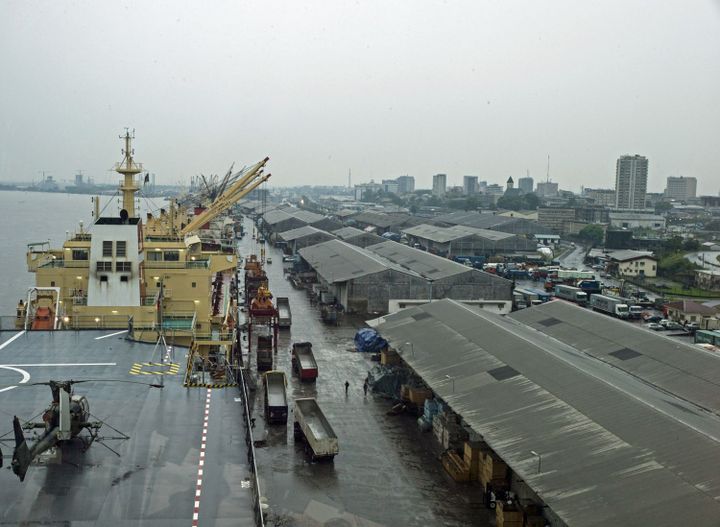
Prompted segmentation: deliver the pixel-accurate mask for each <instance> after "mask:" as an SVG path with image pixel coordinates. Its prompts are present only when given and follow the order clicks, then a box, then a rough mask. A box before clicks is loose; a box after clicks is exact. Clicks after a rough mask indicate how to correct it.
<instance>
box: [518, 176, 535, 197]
mask: <svg viewBox="0 0 720 527" xmlns="http://www.w3.org/2000/svg"><path fill="white" fill-rule="evenodd" d="M534 187H535V181H533V178H531V177H530V176H527V177H521V178H520V179H518V188H519V189H520V190H521V191H522V193H523V194H530V193H531V192H532V191H533V188H534Z"/></svg>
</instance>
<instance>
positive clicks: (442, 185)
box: [432, 174, 447, 196]
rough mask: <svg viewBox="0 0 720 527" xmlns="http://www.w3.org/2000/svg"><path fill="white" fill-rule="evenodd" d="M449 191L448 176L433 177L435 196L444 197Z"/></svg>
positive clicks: (438, 175)
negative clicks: (446, 191) (447, 190)
mask: <svg viewBox="0 0 720 527" xmlns="http://www.w3.org/2000/svg"><path fill="white" fill-rule="evenodd" d="M446 189H447V174H435V175H434V176H433V188H432V193H433V196H444V195H445V190H446Z"/></svg>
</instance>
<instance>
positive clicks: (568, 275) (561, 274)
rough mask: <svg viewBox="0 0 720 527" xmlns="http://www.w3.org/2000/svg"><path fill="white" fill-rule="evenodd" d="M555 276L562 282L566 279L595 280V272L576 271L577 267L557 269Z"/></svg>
mask: <svg viewBox="0 0 720 527" xmlns="http://www.w3.org/2000/svg"><path fill="white" fill-rule="evenodd" d="M557 278H558V280H560V281H563V282H564V281H566V280H595V272H594V271H578V270H577V269H558V270H557Z"/></svg>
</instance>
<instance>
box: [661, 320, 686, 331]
mask: <svg viewBox="0 0 720 527" xmlns="http://www.w3.org/2000/svg"><path fill="white" fill-rule="evenodd" d="M665 329H668V330H670V331H679V330H682V329H684V328H683V326H682V324H678V323H677V322H673V321H670V322H668V323H667V324H665Z"/></svg>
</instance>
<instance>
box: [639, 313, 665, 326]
mask: <svg viewBox="0 0 720 527" xmlns="http://www.w3.org/2000/svg"><path fill="white" fill-rule="evenodd" d="M643 320H644V321H645V322H648V323H655V324H657V323H658V322H660V321H661V320H662V317H661V316H660V315H648V316H646V317H644V318H643Z"/></svg>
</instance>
